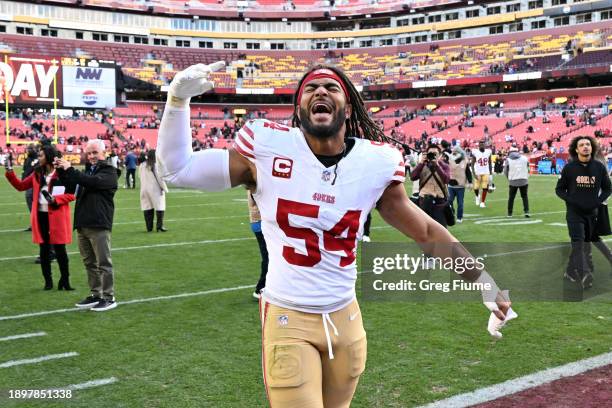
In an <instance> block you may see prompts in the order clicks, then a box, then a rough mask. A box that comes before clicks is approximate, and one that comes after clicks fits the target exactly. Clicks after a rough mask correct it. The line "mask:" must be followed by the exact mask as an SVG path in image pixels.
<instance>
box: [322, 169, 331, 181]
mask: <svg viewBox="0 0 612 408" xmlns="http://www.w3.org/2000/svg"><path fill="white" fill-rule="evenodd" d="M329 179H331V171H329V170H323V174H321V180H323V181H329Z"/></svg>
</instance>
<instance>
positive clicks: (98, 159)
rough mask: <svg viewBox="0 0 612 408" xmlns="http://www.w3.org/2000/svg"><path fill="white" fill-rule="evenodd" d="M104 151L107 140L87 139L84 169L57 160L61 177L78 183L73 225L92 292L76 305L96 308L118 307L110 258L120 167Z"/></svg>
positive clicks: (56, 163)
mask: <svg viewBox="0 0 612 408" xmlns="http://www.w3.org/2000/svg"><path fill="white" fill-rule="evenodd" d="M104 151H105V146H104V142H103V141H101V140H99V139H93V140H90V141H89V142H88V143H87V148H86V149H85V153H86V155H87V161H88V162H89V165H90V166H89V167H88V168H87V170H86V171H85V172H81V171H78V170H76V169H75V168H74V167H72V165H71V164H70V162H68V161H67V160H64V159H56V161H55V166H56V168H57V169H58V174H59V177H60V179H62V181H65V182H66V183H70V184H73V185H74V184H76V185H77V189H76V206H75V209H74V228H75V229H76V230H77V232H78V242H79V251H80V252H81V256H82V257H83V263H84V264H85V268H86V269H87V276H88V281H89V288H90V290H91V293H90V295H89V296H87V297H86V298H85V299H83V300H82V301H80V302H79V303H77V304H76V307H79V308H82V309H91V310H93V311H96V312H103V311H105V310H110V309H113V308H115V307H117V303H116V302H115V292H114V288H113V265H112V261H111V230H112V226H113V215H114V212H115V203H114V201H113V199H114V196H115V192H116V191H117V171H116V170H115V168H114V167H113V166H112V165H110V164H109V163H108V162H107V161H106V160H105V153H104Z"/></svg>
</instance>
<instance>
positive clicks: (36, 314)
mask: <svg viewBox="0 0 612 408" xmlns="http://www.w3.org/2000/svg"><path fill="white" fill-rule="evenodd" d="M252 287H253V285H241V286H234V287H231V288H220V289H210V290H203V291H200V292H190V293H179V294H177V295H168V296H157V297H153V298H145V299H134V300H128V301H125V302H117V304H118V305H130V304H134V303H146V302H154V301H157V300H168V299H179V298H187V297H194V296H205V295H212V294H214V293H224V292H233V291H236V290H242V289H246V288H252ZM81 310H82V309H78V308H76V307H73V308H70V309H56V310H46V311H43V312H34V313H24V314H19V315H12V316H0V321H3V320H17V319H25V318H28V317H36V316H46V315H50V314H57V313H68V312H78V311H81Z"/></svg>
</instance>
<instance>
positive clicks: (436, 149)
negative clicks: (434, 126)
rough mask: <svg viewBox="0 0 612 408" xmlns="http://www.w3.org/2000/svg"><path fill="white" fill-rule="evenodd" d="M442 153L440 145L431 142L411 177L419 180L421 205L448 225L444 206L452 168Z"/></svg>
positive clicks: (442, 223)
mask: <svg viewBox="0 0 612 408" xmlns="http://www.w3.org/2000/svg"><path fill="white" fill-rule="evenodd" d="M441 153H442V151H441V149H440V146H438V145H436V144H430V145H429V146H428V147H427V152H426V153H425V154H424V155H422V156H421V160H420V161H419V164H418V165H417V166H416V167H415V169H414V170H413V171H412V173H411V174H410V179H411V180H419V207H421V209H422V210H423V211H425V212H426V213H427V215H429V216H430V217H431V218H433V219H434V220H436V221H437V222H438V223H439V224H441V225H443V226H444V227H447V224H446V218H445V215H444V207H446V202H447V199H446V197H447V193H446V184H447V183H448V181H449V179H450V170H449V167H448V164H446V162H445V161H444V160H443V158H442V157H441Z"/></svg>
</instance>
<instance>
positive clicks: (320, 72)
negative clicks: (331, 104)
mask: <svg viewBox="0 0 612 408" xmlns="http://www.w3.org/2000/svg"><path fill="white" fill-rule="evenodd" d="M321 78H329V79H333V80H334V81H336V82H338V83H339V84H340V87H341V88H342V90H343V91H344V96H345V97H346V100H347V102H349V103H350V102H351V100H350V97H349V92H348V89H346V84H345V83H344V81H343V80H342V78H340V76H339V75H338V74H336V73H335V72H334V71H332V70H331V69H327V68H321V69H315V70H314V71H312V72H311V73H310V74H308V75H307V76H306V78H304V80H303V81H302V86H300V89H299V91H298V96H297V104H298V105H299V104H300V101H301V100H302V92H304V87H305V86H306V84H308V82H310V81H312V80H313V79H321Z"/></svg>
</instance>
